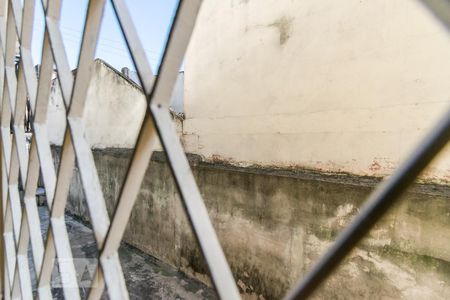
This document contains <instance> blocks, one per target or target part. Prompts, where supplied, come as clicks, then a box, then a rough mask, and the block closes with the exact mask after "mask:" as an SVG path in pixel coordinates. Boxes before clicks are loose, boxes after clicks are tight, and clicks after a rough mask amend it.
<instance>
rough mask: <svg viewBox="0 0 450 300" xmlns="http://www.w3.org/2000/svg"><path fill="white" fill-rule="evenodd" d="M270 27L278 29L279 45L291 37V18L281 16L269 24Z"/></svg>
mask: <svg viewBox="0 0 450 300" xmlns="http://www.w3.org/2000/svg"><path fill="white" fill-rule="evenodd" d="M269 26H270V27H275V28H277V29H278V31H279V34H280V45H281V46H282V45H284V44H285V43H286V42H287V41H288V40H289V38H290V37H291V27H292V18H289V17H286V16H282V17H280V18H278V19H277V20H276V21H275V22H273V23H271V24H269Z"/></svg>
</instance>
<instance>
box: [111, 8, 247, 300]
mask: <svg viewBox="0 0 450 300" xmlns="http://www.w3.org/2000/svg"><path fill="white" fill-rule="evenodd" d="M112 3H113V4H114V9H115V12H116V15H117V16H118V19H119V23H120V24H121V28H122V31H123V32H124V33H125V36H126V41H127V43H128V46H129V48H130V50H133V49H136V48H137V49H139V46H136V45H138V44H139V43H140V42H139V39H137V38H136V37H137V34H129V35H128V39H127V35H126V32H125V30H126V29H128V30H131V29H133V26H132V21H131V18H129V15H128V13H127V9H126V6H125V4H124V3H123V1H121V0H113V1H112ZM200 5H201V1H180V3H179V7H178V10H177V14H176V16H175V19H174V24H173V26H172V30H171V33H170V37H169V40H168V43H167V46H166V49H165V53H164V56H163V61H162V64H161V67H160V73H159V75H158V78H157V79H156V82H155V86H154V88H153V89H152V92H151V94H150V95H149V96H150V105H151V110H152V114H153V117H154V119H155V121H156V125H157V128H158V134H159V137H160V139H161V141H162V144H163V147H164V150H165V151H166V153H167V156H168V158H169V164H170V166H171V169H172V172H173V174H174V177H175V180H176V183H177V186H178V189H179V191H180V194H181V198H182V199H183V204H184V206H185V209H186V212H187V214H188V218H189V220H190V222H191V225H192V228H193V230H194V234H195V236H196V238H197V240H198V242H199V245H200V248H201V250H202V253H203V255H204V257H205V259H206V262H207V265H208V267H209V271H210V273H211V276H212V281H213V283H214V286H215V288H216V290H217V292H218V294H219V296H220V297H221V298H222V299H239V292H238V289H237V287H236V283H235V281H234V278H233V276H232V274H231V270H230V268H229V266H228V263H227V262H226V259H225V256H224V254H223V251H222V248H221V247H220V243H219V241H218V239H217V236H216V234H215V231H214V228H213V227H212V224H211V221H210V220H209V216H208V212H207V210H206V207H205V205H204V203H203V199H202V198H201V195H200V192H199V190H198V187H197V185H196V183H195V180H194V177H193V175H192V172H191V170H190V167H189V163H188V161H187V159H186V156H185V154H184V151H183V149H182V147H181V143H180V141H179V139H178V137H177V135H176V132H175V129H174V127H173V122H172V120H171V118H170V115H169V111H168V104H169V102H170V97H171V94H172V90H173V86H174V84H175V81H176V78H177V75H178V70H179V67H180V66H181V62H182V60H183V58H184V53H185V51H186V48H187V45H188V42H189V39H190V35H191V32H192V30H193V27H194V25H195V20H196V16H197V14H198V11H199V9H200ZM130 42H131V43H132V44H131V45H132V46H130ZM137 54H138V55H139V54H141V52H137ZM132 56H133V53H132ZM133 60H135V64H136V66H137V67H136V69H137V70H139V67H138V66H140V65H141V64H142V65H143V64H147V61H146V59H144V57H142V54H141V56H136V57H135V56H133ZM143 69H147V68H143ZM164 116H167V118H164ZM158 119H159V120H158ZM107 250H108V249H107Z"/></svg>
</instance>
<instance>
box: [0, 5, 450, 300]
mask: <svg viewBox="0 0 450 300" xmlns="http://www.w3.org/2000/svg"><path fill="white" fill-rule="evenodd" d="M423 2H424V3H425V4H426V5H427V6H428V7H429V8H431V9H432V10H433V11H434V12H435V13H436V15H437V16H438V17H439V18H440V20H441V21H442V22H443V23H444V25H445V26H447V27H450V2H449V1H448V0H428V1H423ZM111 3H112V5H113V8H114V12H115V14H116V16H117V19H118V21H119V24H120V27H121V31H122V33H123V35H124V37H125V40H126V44H127V46H128V49H129V51H130V54H131V57H132V60H133V63H134V65H135V68H136V70H137V72H138V76H139V79H140V81H141V83H142V86H143V89H144V92H145V95H146V98H147V104H148V105H147V110H146V115H145V119H144V122H143V125H142V128H141V129H140V132H139V136H138V140H137V143H136V146H135V149H134V154H133V157H132V160H131V163H130V166H129V169H128V171H127V174H126V179H125V182H124V184H123V186H122V189H121V192H120V196H119V200H118V205H117V207H116V210H115V212H114V215H113V218H112V220H110V219H109V216H108V213H107V210H106V205H105V199H104V196H103V193H102V189H101V186H100V182H99V177H98V174H97V170H96V166H95V163H94V158H93V154H92V152H91V148H90V145H89V143H88V142H87V141H86V138H85V134H84V127H83V119H82V118H83V112H84V108H85V100H86V92H87V88H88V85H89V81H90V78H91V68H92V66H93V64H92V62H93V60H94V54H95V50H96V46H97V41H98V37H99V31H100V26H101V23H102V17H103V12H104V8H105V4H106V0H91V1H89V5H88V11H87V16H86V21H85V26H84V33H83V39H82V45H81V50H80V56H79V62H78V67H77V72H76V75H74V74H73V73H72V72H71V70H70V68H69V64H68V59H67V56H66V53H65V49H64V46H63V42H62V35H61V31H60V29H59V21H60V10H61V0H42V6H43V8H44V11H45V35H44V42H43V49H42V61H41V63H42V66H41V70H40V76H39V78H37V75H36V72H35V69H34V67H33V62H32V58H31V37H32V33H33V14H34V12H35V7H34V6H35V0H24V1H23V5H22V1H20V0H1V1H0V17H1V20H0V40H1V47H0V52H1V59H0V94H1V96H2V99H1V160H2V162H1V167H2V173H1V176H2V185H1V187H2V194H1V195H2V202H1V204H2V217H3V220H2V221H3V222H2V225H3V248H2V250H3V260H2V262H3V264H4V266H3V267H2V269H3V271H4V272H3V280H2V287H3V296H4V297H5V298H6V299H10V298H23V299H31V298H33V288H32V281H31V272H35V273H36V274H34V275H35V276H36V278H37V282H38V284H37V294H36V295H37V297H38V298H40V299H51V298H52V289H51V288H52V287H51V273H52V269H53V266H54V261H55V259H56V261H57V263H58V266H59V270H60V275H61V277H62V282H63V291H64V296H65V298H67V299H79V298H80V294H79V290H78V288H76V287H77V277H76V275H77V274H76V271H75V267H74V264H73V260H72V253H71V248H70V241H69V237H68V234H67V229H66V226H65V220H64V210H65V206H66V202H67V197H68V191H69V185H70V182H71V179H72V174H73V169H74V167H75V160H76V161H77V162H78V168H79V171H80V175H81V180H82V185H83V189H84V192H85V195H86V200H87V204H88V210H89V212H90V217H91V221H92V226H93V230H94V234H95V239H96V242H97V246H98V251H99V253H100V255H99V257H98V259H99V265H98V268H97V271H96V272H97V276H96V277H97V279H98V281H97V285H96V286H93V287H92V288H91V289H90V294H89V299H99V298H100V297H101V296H102V294H103V292H104V291H105V287H106V292H107V294H108V295H109V297H110V298H112V299H128V292H127V287H126V284H125V278H124V274H123V272H122V269H121V265H120V261H119V256H118V248H119V245H120V242H121V240H122V237H123V234H124V231H125V228H126V225H127V223H128V220H129V218H130V214H131V210H132V208H133V205H134V202H135V200H136V198H137V195H138V192H139V188H140V186H141V183H142V180H143V178H144V174H145V171H146V169H147V166H148V165H149V162H150V158H151V154H152V152H153V150H154V149H155V145H156V141H157V140H158V139H159V140H160V141H161V144H162V146H163V149H164V151H165V152H166V154H167V157H168V161H169V165H170V168H171V170H172V173H173V176H174V178H175V181H176V185H177V188H178V190H179V192H180V195H181V199H182V201H183V204H184V208H185V211H186V213H187V216H188V219H189V221H190V224H191V226H192V228H193V231H194V234H195V237H196V239H197V241H198V244H199V245H200V248H201V251H202V253H203V256H204V258H205V260H206V263H207V266H208V268H209V272H210V275H211V279H212V282H213V284H214V287H215V288H216V291H217V293H218V295H219V297H220V298H222V299H238V298H239V293H238V289H237V287H236V284H235V281H234V279H233V276H232V274H231V271H230V268H229V266H228V263H227V261H226V259H225V256H224V254H223V252H222V249H221V247H220V244H219V241H218V239H217V236H216V234H215V231H214V229H213V227H212V224H211V222H210V220H209V217H208V212H207V210H206V207H205V205H204V203H203V199H202V197H201V195H200V192H199V190H198V187H197V185H196V182H195V180H194V177H193V175H192V172H191V170H190V166H189V164H188V161H187V159H186V156H185V154H184V151H183V148H182V146H181V143H180V141H179V139H178V137H177V134H176V132H175V129H174V126H173V124H172V120H171V117H170V114H169V110H168V106H169V102H170V96H171V93H172V89H173V87H174V84H175V81H176V78H177V73H178V70H179V67H180V65H181V63H182V60H183V57H184V53H185V50H186V47H187V45H188V42H189V39H190V36H191V33H192V30H193V28H194V24H195V20H196V16H197V13H198V11H199V8H200V5H201V0H180V3H179V5H178V8H177V12H176V16H175V18H174V21H173V24H172V29H171V31H170V36H169V40H168V43H167V45H166V48H165V52H164V56H163V59H162V63H161V67H160V72H159V75H158V77H157V78H156V79H154V76H153V74H152V71H151V69H150V65H149V63H148V61H147V59H146V56H145V53H144V49H143V47H142V45H141V42H140V40H139V38H138V35H137V33H136V30H135V28H134V25H133V21H132V19H131V17H130V14H129V12H128V9H127V7H126V5H125V3H124V0H111ZM17 45H19V50H20V59H19V62H18V69H16V61H15V59H16V57H15V56H16V51H17ZM53 65H56V69H57V74H58V80H59V82H60V86H61V92H62V96H63V100H64V104H65V107H66V112H67V115H66V120H67V122H66V128H65V135H64V142H63V146H62V153H61V162H60V166H59V169H58V170H56V169H55V167H54V164H53V159H52V155H51V150H50V143H49V140H48V136H47V129H46V121H47V105H48V99H49V94H50V81H51V79H52V73H53ZM280 88H281V87H280ZM27 99H29V102H30V107H31V116H32V122H31V127H32V130H33V134H32V138H31V146H30V148H29V150H28V148H27V146H26V137H25V128H24V118H25V115H26V114H27V112H26V105H27ZM11 124H12V126H11ZM449 137H450V112H449V113H448V114H447V115H446V116H445V117H444V118H443V119H442V120H441V121H440V122H439V123H438V125H437V126H436V128H434V129H433V130H432V132H431V133H430V134H429V136H428V137H427V138H426V139H425V140H424V141H423V143H422V144H421V145H420V147H419V148H418V149H416V151H415V152H414V153H413V154H412V156H411V157H410V159H409V160H407V161H406V162H405V163H404V164H403V165H402V166H401V167H400V168H399V169H398V170H397V171H396V173H395V174H393V175H392V176H391V177H390V178H389V180H387V181H386V182H384V183H383V184H382V185H381V186H380V187H379V188H378V189H377V190H376V191H375V192H374V193H373V194H372V195H371V197H370V198H369V200H368V201H367V203H368V204H367V205H366V207H365V208H364V209H363V210H362V212H361V213H360V215H359V216H357V217H356V219H355V220H354V222H353V223H352V224H351V225H350V226H349V227H348V228H347V229H346V230H345V231H344V232H343V233H342V235H341V236H340V237H339V238H338V240H337V242H336V243H335V244H334V246H333V247H332V248H331V249H330V250H329V251H328V252H327V253H326V254H325V256H324V257H323V259H322V260H320V261H319V263H318V264H317V265H316V267H315V268H314V269H313V270H312V271H311V272H310V273H309V274H307V276H306V279H305V280H304V281H302V282H300V283H299V284H298V285H296V287H295V288H294V289H292V291H291V292H290V293H289V294H288V296H287V298H288V299H294V298H305V297H307V296H308V295H310V294H311V293H312V292H313V291H314V289H315V288H316V287H317V286H318V285H319V284H320V283H321V282H322V281H323V280H324V279H325V278H326V277H327V276H328V275H329V274H330V273H331V272H332V271H333V270H334V268H335V267H336V266H337V265H338V264H339V263H340V262H341V261H342V259H343V258H344V257H345V255H346V254H347V253H348V252H349V251H350V250H351V249H352V248H353V247H354V246H355V244H356V243H357V242H358V241H359V240H360V239H361V238H362V237H363V236H364V235H365V234H366V233H367V232H368V231H369V230H370V228H371V227H372V226H373V225H374V224H375V222H376V221H377V220H378V219H379V218H380V217H381V216H382V215H383V214H384V213H385V212H386V211H387V210H388V209H389V207H390V206H391V205H392V204H393V202H394V200H395V199H397V198H398V196H399V195H400V194H401V193H402V192H403V191H404V190H405V188H406V187H407V186H408V185H409V184H410V183H412V181H413V180H414V179H415V177H416V176H417V175H418V174H419V173H420V172H421V171H422V170H423V169H424V168H425V167H426V165H427V164H428V163H429V162H430V161H431V160H432V158H433V157H434V156H435V155H436V154H437V153H438V152H439V150H440V149H441V148H442V147H443V146H444V145H445V144H446V143H447V141H448V139H449ZM40 173H41V174H42V178H43V182H44V186H45V190H46V194H47V202H48V206H49V209H50V224H49V229H48V236H47V240H46V242H45V245H44V240H43V239H42V236H41V232H40V219H39V214H38V207H37V204H36V195H35V194H36V187H37V183H38V178H39V174H40ZM20 185H22V186H23V193H22V192H21V191H20V189H19V186H20ZM30 242H31V243H30ZM29 243H30V244H31V250H32V257H33V260H32V261H33V263H34V266H33V267H32V266H30V265H29V260H28V253H27V250H28V245H29ZM74 287H75V288H74Z"/></svg>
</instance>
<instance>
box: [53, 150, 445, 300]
mask: <svg viewBox="0 0 450 300" xmlns="http://www.w3.org/2000/svg"><path fill="white" fill-rule="evenodd" d="M131 153H132V152H131V151H130V150H127V149H102V150H98V149H97V150H94V158H95V162H96V166H97V169H98V173H99V175H100V182H101V185H102V189H103V193H104V195H105V199H106V202H107V208H108V211H109V213H110V215H112V213H113V211H114V208H115V206H116V199H117V198H118V194H119V192H120V188H121V186H122V183H123V179H124V175H125V172H126V170H127V167H128V164H129V160H130V157H131ZM55 157H56V158H57V157H58V155H55ZM190 163H191V165H192V169H193V173H194V176H195V177H196V180H197V183H198V185H199V189H200V191H201V193H202V195H203V197H204V199H205V204H206V206H207V208H208V212H209V215H210V218H211V220H212V222H213V225H214V227H215V229H216V231H217V235H218V237H219V240H220V242H221V245H222V247H223V249H224V252H225V255H226V257H227V259H228V261H229V263H230V266H231V269H232V272H233V274H234V277H235V279H236V281H237V283H238V285H239V289H240V292H241V293H242V295H243V296H244V297H245V298H246V299H280V298H282V297H283V295H284V293H286V291H287V290H288V288H289V287H290V286H292V284H293V283H294V282H295V281H296V280H297V279H298V278H300V277H302V276H304V275H305V274H306V272H307V271H308V270H309V269H310V268H311V267H312V265H313V264H314V262H315V261H317V259H318V258H319V257H320V256H321V254H322V253H323V252H324V251H325V250H326V249H327V248H328V247H329V246H330V245H331V243H332V242H333V241H334V240H335V239H336V236H337V235H338V234H339V232H341V231H342V230H343V228H344V227H345V226H347V225H348V224H349V222H350V221H351V220H352V218H353V217H354V216H355V215H356V214H357V213H358V212H359V209H360V207H361V205H362V204H363V203H364V201H365V199H366V198H367V196H368V195H369V194H370V192H371V191H372V189H373V188H374V186H375V185H376V184H377V183H378V182H379V179H376V178H370V177H358V176H352V175H348V174H347V175H346V174H325V173H319V172H313V171H308V170H304V169H303V170H300V169H280V168H273V169H269V168H264V167H259V166H249V167H245V168H244V167H235V166H230V165H227V164H226V163H223V162H222V163H221V162H216V163H208V162H205V161H203V160H202V159H201V158H200V157H198V156H195V155H194V156H190ZM83 203H84V199H83V189H82V188H81V181H80V177H79V174H78V171H76V172H75V176H74V177H73V181H72V185H71V188H70V197H69V203H68V206H67V208H68V209H69V211H70V212H72V213H74V214H77V215H78V216H81V217H82V218H84V219H86V220H89V213H88V212H87V210H86V206H85V205H84V204H83ZM124 241H126V242H127V243H129V244H131V245H133V246H135V247H137V248H139V249H141V250H142V251H144V252H146V253H149V254H151V255H152V256H155V257H157V258H158V259H160V260H162V261H164V262H167V263H170V264H171V265H174V266H176V267H177V268H179V269H180V270H182V271H183V272H185V273H186V274H188V275H189V276H192V277H194V278H197V279H199V280H201V281H203V282H204V283H206V284H208V276H207V269H206V266H205V263H204V260H203V257H202V255H201V253H200V251H199V250H198V246H197V244H196V242H195V239H194V238H193V235H192V232H191V230H190V226H189V223H188V221H187V219H186V217H185V212H184V210H183V206H182V205H181V200H180V199H179V196H178V192H177V189H176V186H175V185H174V183H173V178H172V175H171V172H170V169H169V168H168V165H167V162H166V161H165V159H164V155H162V153H155V154H154V157H153V159H152V162H151V163H150V166H149V168H148V170H147V174H146V176H145V179H144V181H143V184H142V187H141V191H140V194H139V197H138V199H137V202H136V204H135V207H134V209H133V212H132V214H131V218H130V221H129V223H128V226H127V230H126V232H125V236H124ZM448 245H450V187H448V186H437V185H430V184H423V185H418V186H416V187H414V188H413V189H411V190H410V191H409V192H408V193H406V194H405V195H404V196H403V197H402V199H400V201H399V202H398V204H397V205H395V206H394V207H393V208H392V209H391V210H390V212H389V213H388V214H387V215H386V216H385V217H384V218H383V219H382V220H381V221H380V222H379V223H378V224H377V225H376V226H375V228H374V229H373V230H372V231H371V232H370V233H369V234H368V235H367V237H366V238H365V239H364V240H363V242H362V243H361V244H360V245H358V247H357V248H356V249H355V250H354V251H353V252H352V253H351V255H349V256H348V257H347V258H346V260H345V261H344V262H343V264H342V265H341V267H340V268H339V269H338V270H337V272H336V273H335V274H333V276H332V277H331V278H330V280H329V281H327V283H326V284H325V285H324V286H323V287H322V288H321V289H320V290H319V292H318V294H317V295H316V297H317V298H319V299H360V298H365V299H379V298H384V299H402V298H403V299H450V248H449V247H448Z"/></svg>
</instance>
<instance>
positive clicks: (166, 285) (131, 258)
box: [30, 206, 216, 299]
mask: <svg viewBox="0 0 450 300" xmlns="http://www.w3.org/2000/svg"><path fill="white" fill-rule="evenodd" d="M39 214H40V217H41V227H42V228H41V229H42V232H43V234H44V236H45V235H46V232H47V228H48V222H49V219H48V210H47V208H46V207H45V206H41V207H40V208H39ZM66 225H67V230H68V233H69V237H70V241H71V246H72V247H71V248H72V254H73V257H74V262H75V263H74V264H75V268H76V270H77V273H78V274H77V275H78V277H79V285H80V294H81V297H82V299H86V298H87V295H88V293H89V288H88V286H90V283H91V282H92V279H93V278H94V276H93V274H94V273H95V272H94V270H95V267H96V260H95V258H96V257H97V256H98V252H97V245H96V243H95V240H94V236H93V233H92V230H91V229H90V227H88V226H86V225H87V224H84V223H82V222H80V220H79V219H77V218H75V217H73V216H70V215H69V216H66ZM119 255H120V261H121V263H122V268H123V272H124V275H125V280H126V283H127V287H128V291H129V294H130V298H131V299H216V296H215V293H214V291H213V290H212V289H211V288H209V287H207V286H206V285H204V284H203V283H200V282H198V281H196V280H193V279H191V278H188V277H187V276H185V275H184V274H183V273H181V272H178V271H177V270H176V269H175V268H174V267H172V266H170V265H168V264H166V263H163V262H161V261H160V260H158V259H156V258H154V257H152V256H149V255H147V254H145V253H143V252H142V251H140V250H138V249H136V248H134V247H131V246H129V245H127V244H122V245H121V247H120V251H119ZM30 259H31V256H30ZM86 269H87V273H85V272H86ZM33 281H34V283H35V279H33ZM52 282H53V284H54V285H56V286H59V285H60V278H59V275H58V271H57V267H56V266H55V268H54V270H53V276H52ZM53 297H54V299H64V296H63V290H62V289H61V288H54V289H53ZM103 299H108V297H107V296H106V295H105V294H104V295H103Z"/></svg>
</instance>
